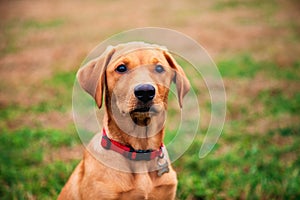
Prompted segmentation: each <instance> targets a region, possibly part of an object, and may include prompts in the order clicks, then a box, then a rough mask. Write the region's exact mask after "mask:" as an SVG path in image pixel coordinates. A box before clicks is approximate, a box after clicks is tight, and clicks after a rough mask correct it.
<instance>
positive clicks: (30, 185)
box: [0, 128, 79, 199]
mask: <svg viewBox="0 0 300 200" xmlns="http://www.w3.org/2000/svg"><path fill="white" fill-rule="evenodd" d="M78 142H79V139H78V137H77V135H76V132H75V130H74V129H72V128H69V130H67V129H65V130H64V131H59V130H51V129H50V130H47V129H37V130H33V129H32V128H23V129H19V130H16V131H8V130H2V132H1V134H0V152H1V156H0V162H1V166H0V171H1V173H0V183H1V184H0V196H1V199H29V198H30V197H33V196H38V197H39V199H53V197H55V196H56V195H57V193H58V192H59V191H60V189H61V187H62V186H63V185H64V182H65V180H66V179H67V178H68V174H69V173H70V171H72V169H73V167H74V166H75V164H76V163H78V161H70V162H69V163H68V164H66V163H64V162H62V161H55V162H53V163H47V162H45V161H44V160H45V157H46V156H47V155H49V154H51V153H52V150H54V149H58V148H59V147H62V146H72V145H75V144H78ZM51 196H52V197H51Z"/></svg>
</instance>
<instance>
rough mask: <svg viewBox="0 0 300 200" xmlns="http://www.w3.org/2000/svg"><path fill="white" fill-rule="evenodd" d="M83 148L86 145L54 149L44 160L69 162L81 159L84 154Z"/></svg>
mask: <svg viewBox="0 0 300 200" xmlns="http://www.w3.org/2000/svg"><path fill="white" fill-rule="evenodd" d="M83 150H84V147H83V146H82V145H78V146H74V147H60V148H59V149H53V150H52V151H51V153H50V154H49V155H46V156H45V158H44V162H46V163H52V162H55V161H63V162H68V161H72V160H80V159H82V156H83Z"/></svg>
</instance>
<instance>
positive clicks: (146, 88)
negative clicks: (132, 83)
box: [134, 84, 155, 103]
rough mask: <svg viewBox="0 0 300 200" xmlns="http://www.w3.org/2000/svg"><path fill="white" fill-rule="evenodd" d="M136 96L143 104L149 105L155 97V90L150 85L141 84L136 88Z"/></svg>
mask: <svg viewBox="0 0 300 200" xmlns="http://www.w3.org/2000/svg"><path fill="white" fill-rule="evenodd" d="M134 95H135V96H136V98H137V99H138V100H140V101H142V102H143V103H147V102H148V101H150V100H152V99H153V98H154V96H155V88H154V87H153V86H152V85H150V84H140V85H138V86H136V87H135V88H134Z"/></svg>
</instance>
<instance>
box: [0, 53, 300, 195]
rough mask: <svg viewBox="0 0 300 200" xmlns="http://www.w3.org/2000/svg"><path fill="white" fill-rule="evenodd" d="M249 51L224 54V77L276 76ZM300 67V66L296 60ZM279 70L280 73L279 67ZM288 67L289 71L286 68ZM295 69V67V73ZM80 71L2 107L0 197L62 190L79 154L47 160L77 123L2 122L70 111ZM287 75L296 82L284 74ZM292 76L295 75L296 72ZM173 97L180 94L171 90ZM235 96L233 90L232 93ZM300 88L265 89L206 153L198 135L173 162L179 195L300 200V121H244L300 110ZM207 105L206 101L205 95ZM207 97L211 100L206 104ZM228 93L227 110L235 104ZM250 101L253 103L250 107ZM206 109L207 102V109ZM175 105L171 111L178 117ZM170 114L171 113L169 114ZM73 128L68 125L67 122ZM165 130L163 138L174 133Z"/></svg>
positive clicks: (72, 140)
mask: <svg viewBox="0 0 300 200" xmlns="http://www.w3.org/2000/svg"><path fill="white" fill-rule="evenodd" d="M272 66H273V67H275V68H279V67H278V66H274V64H272V65H264V64H263V62H259V61H255V60H254V59H253V58H251V56H249V55H244V56H238V57H236V58H232V59H229V60H223V61H220V62H219V64H218V67H219V68H220V71H221V74H222V75H223V77H225V79H228V78H234V79H236V80H240V79H241V80H243V79H252V78H254V77H255V76H257V75H258V74H260V73H264V74H266V75H267V77H268V78H271V79H274V80H278V79H281V78H282V76H279V75H278V76H276V75H274V73H273V72H272V70H271V67H272ZM291 68H293V69H298V65H293V66H291ZM279 73H280V74H282V73H281V72H278V74H279ZM283 73H287V72H283ZM294 76H297V73H296V74H295V75H294ZM74 77H75V72H73V71H71V72H58V73H56V74H54V75H53V77H52V78H50V79H48V80H45V81H44V84H43V85H44V87H45V88H44V89H46V91H48V92H50V93H52V92H53V89H54V88H55V91H56V93H55V95H54V96H52V98H50V99H48V100H47V101H41V102H40V103H38V104H37V105H32V106H28V107H22V106H18V105H9V106H7V107H5V108H3V109H2V110H1V113H0V118H1V129H2V131H1V134H0V150H1V156H0V161H1V163H2V164H1V175H0V176H1V178H0V179H1V185H0V196H1V199H31V198H35V197H36V198H38V199H53V198H55V197H56V196H57V194H58V193H59V191H60V189H61V187H62V186H63V185H64V183H65V181H66V180H67V178H68V176H69V174H70V173H71V171H72V170H73V169H74V167H75V165H76V164H77V163H78V161H79V160H69V161H61V160H55V161H52V162H46V161H45V159H46V158H47V155H49V154H51V152H52V151H53V149H59V148H61V147H64V146H71V147H72V146H74V145H77V144H78V143H79V139H78V137H77V135H76V132H75V129H74V126H73V125H72V124H69V125H66V127H67V128H64V129H63V130H59V129H53V128H52V129H51V128H50V129H49V128H47V127H43V126H42V125H40V126H38V127H26V126H25V125H24V126H23V127H22V126H21V127H19V128H17V129H11V128H10V127H8V126H7V124H6V123H5V122H7V121H14V120H15V119H18V118H20V116H21V117H22V116H24V115H25V114H26V113H28V112H32V113H33V114H34V115H35V116H36V117H38V116H39V115H40V114H43V113H48V112H51V111H53V110H55V111H57V112H62V113H65V112H67V111H69V110H70V102H69V101H71V97H70V95H71V92H70V90H71V88H72V84H73V81H74ZM283 77H284V81H286V82H288V83H289V82H290V83H294V80H289V79H288V78H287V77H286V76H283ZM294 78H295V77H294ZM171 96H172V97H171V101H176V98H175V96H174V95H171ZM229 97H230V96H229ZM299 97H300V94H299V92H297V91H295V93H292V94H289V93H286V91H285V90H284V88H277V89H264V90H262V91H261V92H259V93H258V94H257V96H255V97H254V98H253V97H252V100H253V101H255V102H259V103H260V104H262V105H263V108H264V113H259V114H258V113H255V112H254V113H253V112H250V110H249V108H248V107H247V106H246V107H244V108H243V110H242V111H241V115H242V116H243V115H248V116H247V117H241V118H239V119H228V121H227V123H226V124H225V128H224V130H223V134H222V136H221V139H220V140H219V143H218V144H217V145H216V146H215V148H214V150H213V152H212V153H211V154H210V155H209V156H207V157H206V158H205V159H202V160H199V158H198V151H199V148H200V146H201V142H202V141H203V136H202V135H198V136H197V138H196V139H195V141H194V143H193V145H192V146H191V147H190V148H189V150H188V152H186V153H185V154H184V156H182V157H181V158H180V159H179V160H177V161H176V162H175V163H174V166H175V169H176V170H177V171H178V179H179V185H178V194H177V197H178V198H179V199H228V198H229V199H240V198H242V199H298V198H300V192H299V189H298V188H299V187H300V181H299V180H300V179H299V177H300V159H299V156H298V155H299V153H300V152H299V149H300V146H299V144H300V137H299V131H300V127H299V125H296V124H291V125H287V126H284V127H277V128H274V129H271V128H270V129H269V130H268V131H267V132H260V129H259V128H257V130H256V131H255V132H254V133H253V132H251V133H250V132H247V131H246V130H247V129H246V128H245V127H247V123H248V121H249V119H250V121H251V120H252V121H255V120H256V118H257V117H260V118H266V119H268V117H270V116H272V117H273V118H272V119H275V120H277V121H278V120H280V119H281V117H282V115H283V114H284V115H289V116H291V117H297V115H298V113H299V105H300V102H299V101H300V98H299ZM207 103H208V104H209V102H207ZM207 103H206V104H207ZM231 103H233V102H232V100H231V99H230V98H229V101H228V106H229V110H234V109H238V108H236V107H235V106H233V105H232V104H231ZM250 108H251V107H250ZM204 109H208V107H206V108H204ZM176 112H178V111H176V110H174V111H172V112H171V113H170V115H169V117H170V118H172V117H176ZM169 120H172V119H169ZM68 127H69V128H68ZM172 132H174V130H170V131H167V137H166V140H168V141H169V140H171V139H172V135H173V134H172Z"/></svg>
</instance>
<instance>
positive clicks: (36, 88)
mask: <svg viewBox="0 0 300 200" xmlns="http://www.w3.org/2000/svg"><path fill="white" fill-rule="evenodd" d="M299 19H300V3H299V1H297V0H264V1H261V0H212V1H197V0H187V1H171V0H167V1H151V2H146V1H141V0H139V1H138V0H132V1H119V0H113V1H104V0H87V1H79V0H65V1H59V0H52V1H46V0H40V1H29V0H7V1H5V0H1V1H0V109H1V110H0V163H1V164H0V199H55V198H56V197H57V195H58V193H59V192H60V190H61V188H62V186H63V185H64V183H65V182H66V181H67V179H68V177H69V175H70V173H71V172H72V171H73V169H74V167H75V166H76V165H77V164H78V162H79V160H80V159H81V158H82V149H83V147H82V146H81V142H80V140H79V138H78V135H77V133H76V130H75V127H74V124H73V120H72V110H71V105H72V87H73V82H74V78H75V74H76V71H77V70H78V68H79V67H80V64H81V62H82V61H83V60H84V58H85V57H86V55H87V54H88V53H89V52H90V51H91V50H92V49H93V48H94V47H95V46H96V45H98V44H99V43H100V42H101V41H103V40H104V39H106V38H107V37H109V36H111V35H112V34H116V33H119V32H120V31H124V30H128V29H132V28H137V27H145V26H158V27H164V28H171V29H174V30H177V31H180V32H182V33H184V34H186V35H188V36H190V37H192V38H193V39H195V40H196V41H197V42H198V43H200V44H201V45H202V46H203V47H204V48H205V49H206V50H207V52H208V53H209V54H210V55H211V57H212V59H213V60H214V61H215V62H216V64H217V66H218V68H219V70H220V72H221V74H222V76H223V80H224V84H225V87H226V93H227V109H228V110H227V117H226V122H225V126H224V129H223V133H222V135H221V138H220V140H219V141H218V144H217V145H216V146H215V148H214V149H213V151H212V152H211V153H210V154H209V155H208V156H207V157H205V158H204V159H201V160H199V158H198V152H199V147H200V145H201V141H202V139H203V136H201V135H200V136H197V138H196V140H195V141H194V144H193V145H192V146H191V147H190V148H189V150H188V151H187V152H186V153H185V154H184V155H183V156H182V157H181V158H180V159H179V160H177V161H176V162H175V163H174V167H175V169H176V171H177V172H178V179H179V185H178V191H177V199H188V200H195V199H299V198H300V190H299V188H300V156H299V155H300V123H299V122H300V119H299V111H300V91H299V88H300V57H299V56H300V20H299ZM190 78H192V77H190ZM195 84H196V83H195ZM194 87H195V85H194ZM200 98H201V97H200ZM204 99H205V98H204ZM209 103H210V102H209V99H205V101H203V102H202V105H203V108H202V109H203V112H204V115H202V117H201V118H202V119H201V120H203V122H202V126H201V128H202V129H204V130H205V128H206V127H207V124H206V123H205V122H208V121H209V119H207V116H209V115H206V114H205V113H208V111H209V106H208V105H209Z"/></svg>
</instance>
